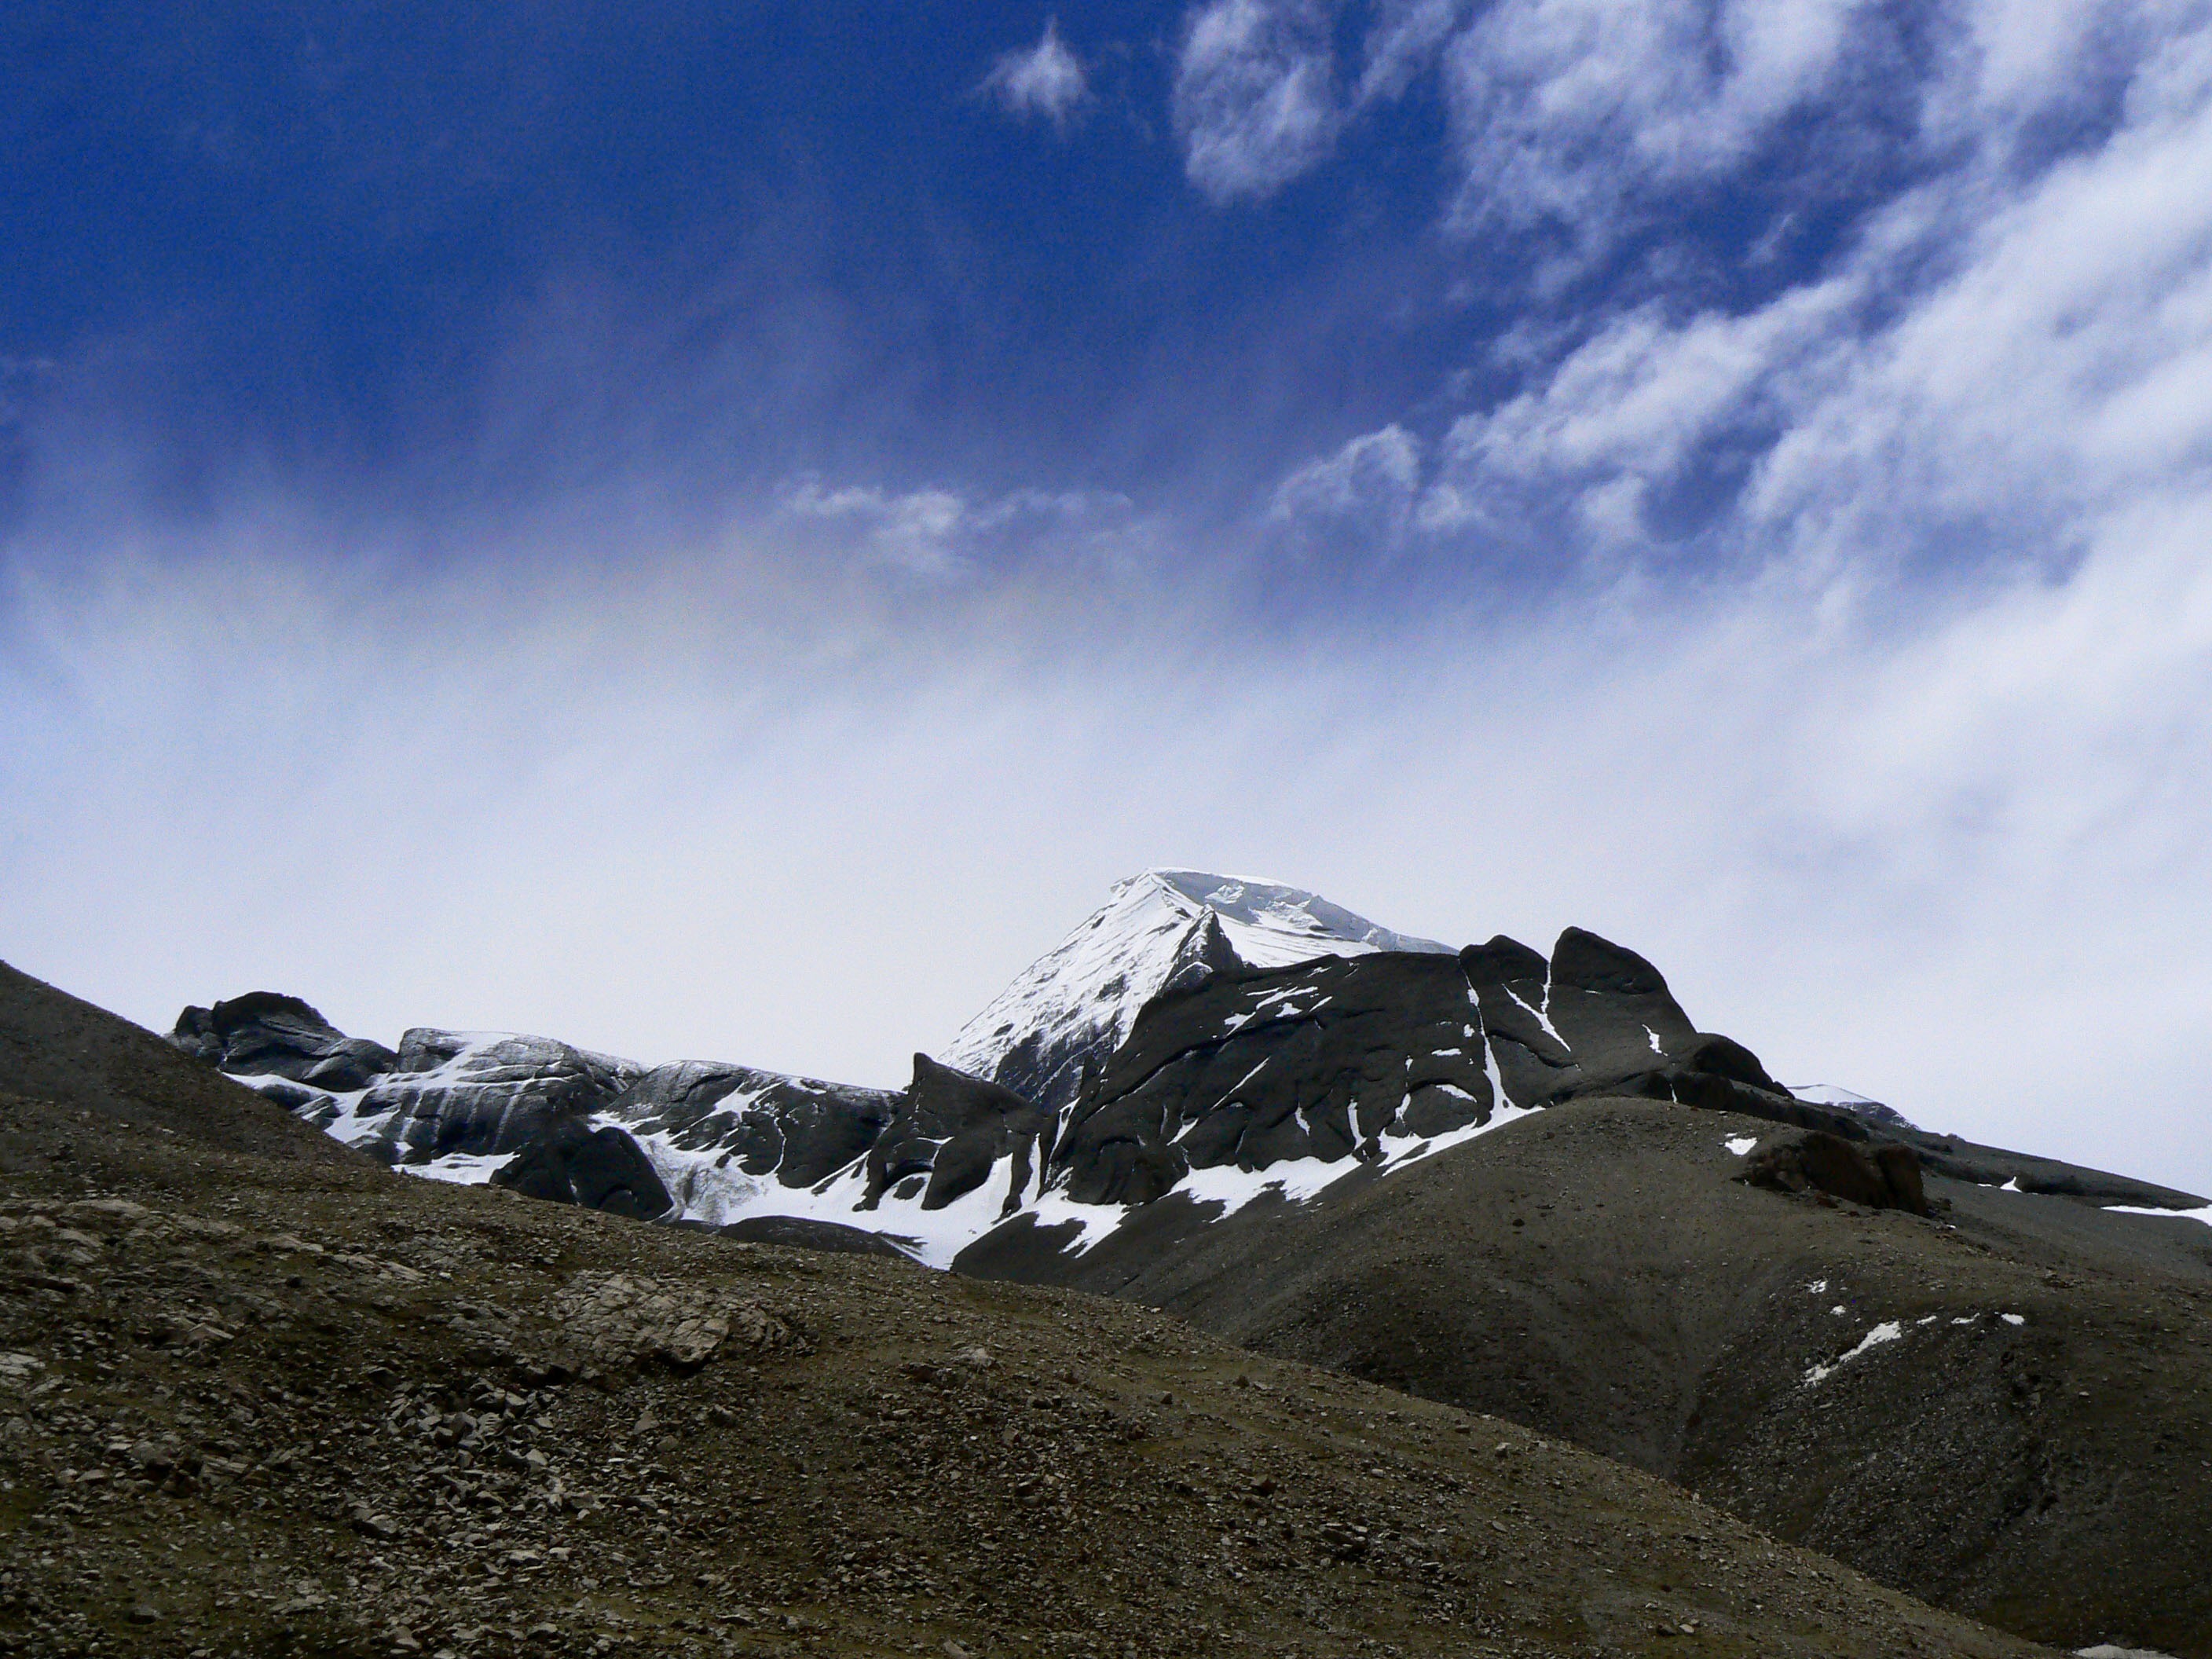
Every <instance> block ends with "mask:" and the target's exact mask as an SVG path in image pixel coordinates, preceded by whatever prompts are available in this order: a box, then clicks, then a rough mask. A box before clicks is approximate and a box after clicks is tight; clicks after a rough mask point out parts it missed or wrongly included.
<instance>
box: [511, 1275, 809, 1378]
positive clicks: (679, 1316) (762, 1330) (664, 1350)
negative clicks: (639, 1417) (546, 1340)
mask: <svg viewBox="0 0 2212 1659" xmlns="http://www.w3.org/2000/svg"><path fill="white" fill-rule="evenodd" d="M553 1307H554V1311H555V1313H556V1316H558V1318H559V1319H560V1321H561V1322H562V1328H563V1334H564V1335H565V1336H566V1337H567V1338H568V1340H571V1341H573V1342H575V1343H577V1344H579V1345H580V1346H584V1347H587V1348H590V1349H592V1350H594V1351H596V1352H599V1354H600V1355H602V1356H603V1357H606V1358H627V1359H633V1360H641V1359H654V1358H657V1359H662V1360H665V1361H666V1362H667V1363H668V1364H671V1365H675V1366H678V1367H681V1368H684V1369H692V1368H696V1367H697V1366H700V1365H702V1364H706V1362H707V1361H708V1360H709V1359H711V1358H714V1356H715V1355H716V1354H717V1353H718V1352H720V1350H721V1348H722V1346H723V1344H724V1342H725V1341H727V1340H734V1341H735V1342H736V1343H737V1345H738V1346H739V1347H741V1348H744V1350H746V1351H747V1352H750V1353H755V1354H760V1353H774V1352H779V1351H781V1350H782V1349H784V1348H787V1347H789V1346H793V1343H794V1341H795V1337H794V1334H793V1329H792V1327H791V1326H790V1324H788V1323H787V1322H786V1321H785V1320H784V1319H783V1318H782V1317H781V1316H778V1315H777V1314H775V1313H774V1312H772V1311H770V1310H769V1309H767V1308H764V1307H763V1306H762V1305H761V1304H759V1303H757V1302H752V1301H744V1302H736V1303H725V1302H718V1301H715V1300H714V1299H711V1298H708V1297H702V1296H701V1295H700V1293H699V1292H698V1291H696V1290H695V1289H692V1288H690V1287H688V1286H685V1285H672V1284H667V1283H656V1282H654V1281H652V1280H648V1279H637V1278H633V1277H631V1276H630V1275H628V1274H624V1273H610V1274H604V1275H601V1274H579V1275H578V1276H577V1277H576V1278H575V1279H572V1280H571V1281H570V1282H569V1283H568V1285H566V1286H564V1287H563V1288H562V1291H561V1292H560V1293H559V1294H558V1295H557V1296H556V1297H555V1299H554V1304H553Z"/></svg>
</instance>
